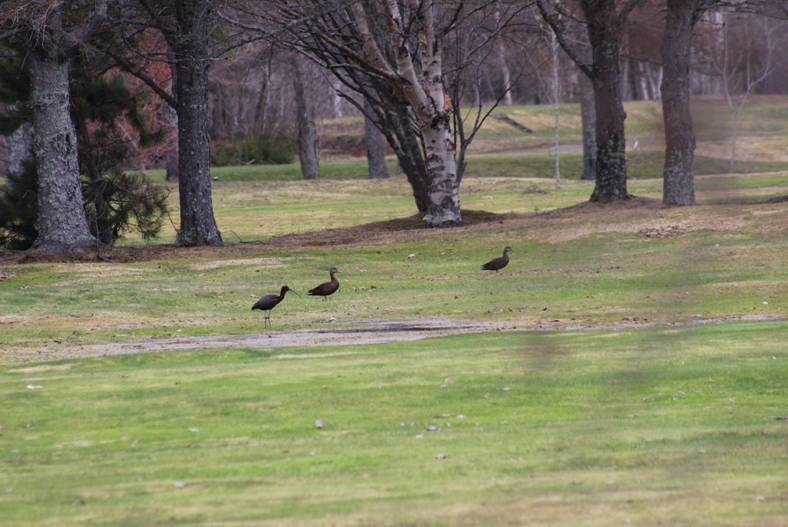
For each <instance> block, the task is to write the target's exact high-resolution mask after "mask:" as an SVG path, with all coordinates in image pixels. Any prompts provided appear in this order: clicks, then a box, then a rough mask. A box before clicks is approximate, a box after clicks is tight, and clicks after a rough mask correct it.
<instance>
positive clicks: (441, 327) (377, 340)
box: [2, 318, 514, 363]
mask: <svg viewBox="0 0 788 527" xmlns="http://www.w3.org/2000/svg"><path fill="white" fill-rule="evenodd" d="M358 325H359V327H357V328H353V329H340V328H337V329H320V330H300V331H290V332H286V333H285V332H276V331H271V332H269V333H248V334H240V335H239V334H236V335H210V336H200V337H177V338H167V339H146V340H135V341H132V342H119V343H104V344H88V345H82V346H69V345H65V344H60V345H53V346H48V347H47V348H45V349H41V348H39V349H27V350H21V349H20V350H13V351H10V353H4V354H3V357H2V361H3V362H6V363H27V362H40V361H55V360H64V359H81V358H86V357H105V356H111V355H129V354H135V353H155V352H163V351H184V350H201V349H216V348H225V349H226V348H288V347H299V348H300V347H315V346H348V345H358V344H383V343H386V342H401V341H413V340H420V339H424V338H428V337H443V336H448V335H459V334H462V333H480V332H485V331H503V330H511V329H514V328H513V327H512V325H511V324H505V323H493V322H478V321H462V320H452V319H449V318H431V319H400V320H364V321H360V322H359V324H358Z"/></svg>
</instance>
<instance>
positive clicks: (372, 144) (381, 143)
mask: <svg viewBox="0 0 788 527" xmlns="http://www.w3.org/2000/svg"><path fill="white" fill-rule="evenodd" d="M364 112H365V116H364V142H365V143H366V145H367V169H368V172H369V179H386V178H387V177H389V172H388V169H387V168H386V139H385V138H384V137H383V134H381V133H380V130H378V127H377V126H375V123H374V122H373V121H372V119H370V118H369V117H367V115H371V114H372V112H373V110H372V107H371V105H370V104H369V101H367V100H366V99H365V100H364Z"/></svg>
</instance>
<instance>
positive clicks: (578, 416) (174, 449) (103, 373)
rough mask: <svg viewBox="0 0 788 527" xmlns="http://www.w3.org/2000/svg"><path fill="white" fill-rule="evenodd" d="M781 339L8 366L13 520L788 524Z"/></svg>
mask: <svg viewBox="0 0 788 527" xmlns="http://www.w3.org/2000/svg"><path fill="white" fill-rule="evenodd" d="M786 341H788V323H786V322H785V321H779V322H761V323H742V322H737V323H726V324H715V325H706V326H698V327H685V328H672V329H633V330H627V331H615V332H609V331H593V332H568V333H567V332H563V333H560V332H530V333H495V334H484V335H468V336H459V337H451V338H442V339H430V340H425V341H420V342H416V343H408V344H388V345H378V346H351V347H339V348H337V347H332V348H314V349H310V350H306V349H295V350H287V349H283V350H278V351H261V350H259V349H244V350H237V351H225V352H216V351H212V352H181V353H172V354H145V355H136V356H128V357H123V358H113V359H96V360H83V361H77V362H73V361H70V362H64V363H59V364H55V365H51V367H50V368H49V369H47V368H46V367H39V368H35V367H34V368H32V369H24V368H22V369H19V368H10V369H4V370H3V371H2V372H0V394H2V398H3V401H4V410H3V414H2V416H3V417H2V425H3V429H2V432H1V433H2V435H1V436H0V445H1V446H0V468H2V471H3V474H5V476H4V478H3V483H2V488H0V491H1V493H0V511H2V514H1V515H0V523H2V524H3V525H9V526H11V525H14V526H21V525H37V526H46V525H52V526H55V525H56V526H66V525H129V526H131V525H140V526H150V525H200V524H204V525H269V524H270V525H331V524H333V525H545V524H550V525H577V524H582V525H622V524H627V523H632V524H634V525H731V526H740V525H759V526H769V525H773V526H780V525H785V523H784V522H785V518H786V515H788V501H786V491H788V487H787V485H788V481H786V473H788V457H787V456H786V439H787V436H788V433H786V424H785V421H778V420H776V419H775V417H776V416H784V415H785V413H786V398H787V397H788V388H786V383H785V379H786V377H788V352H787V351H786V347H785V342H786ZM26 386H33V387H40V388H36V389H28V388H27V387H26ZM316 419H321V420H322V421H323V422H324V428H323V429H322V430H318V429H316V428H315V427H314V424H313V423H314V421H315V420H316ZM432 426H435V427H437V428H438V429H437V430H436V431H428V429H427V428H428V427H430V428H431V427H432ZM441 454H443V455H445V456H446V458H445V459H437V458H436V456H437V457H442V456H441Z"/></svg>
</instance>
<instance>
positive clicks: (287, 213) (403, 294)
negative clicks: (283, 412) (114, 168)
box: [0, 173, 788, 349]
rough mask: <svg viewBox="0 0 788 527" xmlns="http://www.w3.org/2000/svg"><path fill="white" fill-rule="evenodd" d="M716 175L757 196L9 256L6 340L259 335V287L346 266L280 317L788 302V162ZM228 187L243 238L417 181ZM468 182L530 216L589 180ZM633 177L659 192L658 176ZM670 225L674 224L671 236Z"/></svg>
mask: <svg viewBox="0 0 788 527" xmlns="http://www.w3.org/2000/svg"><path fill="white" fill-rule="evenodd" d="M535 181H536V182H535ZM699 181H700V182H702V184H700V185H699V187H700V188H699V191H698V197H699V200H701V202H702V203H703V202H707V203H709V202H711V203H713V202H719V201H733V200H739V201H742V200H743V201H745V202H747V203H753V204H748V205H738V204H732V205H725V206H723V205H703V206H699V207H695V208H689V209H666V210H664V211H659V210H654V209H648V208H645V209H639V208H636V209H633V210H626V209H623V210H618V211H616V209H611V210H606V209H598V210H593V209H592V210H589V211H587V212H585V213H583V212H578V213H571V212H570V213H566V214H564V215H562V216H557V217H550V216H541V217H532V218H531V217H527V216H526V217H522V218H515V219H510V220H507V221H504V222H503V223H497V222H492V223H488V224H482V225H479V226H476V227H472V228H467V229H461V230H446V231H431V230H426V229H425V230H414V231H411V233H410V234H408V235H407V236H406V235H403V234H400V235H398V236H396V237H393V238H390V239H389V238H386V237H385V236H383V237H382V238H381V237H380V235H375V234H374V233H372V232H369V233H367V232H365V231H364V230H360V231H359V232H358V233H357V234H356V235H354V237H353V238H351V241H356V242H358V243H357V244H355V245H351V246H346V245H339V246H331V244H329V245H328V246H323V247H314V246H313V247H300V246H299V244H298V243H296V244H294V245H292V246H278V245H276V244H274V245H271V246H267V245H265V244H263V245H254V244H251V245H246V244H243V245H238V244H235V245H232V244H230V245H228V247H226V248H224V249H222V250H217V251H202V252H196V253H194V254H190V253H189V252H184V253H181V254H177V253H176V254H173V255H171V257H169V258H168V259H166V260H153V261H147V262H136V263H135V262H132V263H128V264H106V263H63V264H31V265H21V266H9V267H8V268H7V269H5V270H6V271H10V272H13V273H15V274H16V278H15V279H14V280H11V281H7V282H0V313H2V314H3V317H4V318H3V319H0V321H5V320H7V321H8V322H7V323H4V324H3V326H2V330H3V338H4V341H5V342H6V343H7V345H9V346H14V348H20V349H25V348H30V347H33V348H36V349H41V348H45V347H46V346H47V345H49V344H51V343H53V341H59V342H60V344H58V342H55V344H56V345H82V344H88V343H92V342H102V341H112V340H116V341H117V340H130V339H135V338H141V337H148V336H156V337H167V336H177V335H208V334H217V333H219V334H221V333H247V332H254V331H258V330H259V317H257V316H254V315H253V314H250V312H249V310H248V308H249V306H250V305H251V304H252V303H253V301H254V299H255V298H257V297H258V296H259V295H260V294H262V293H263V292H272V291H274V290H277V289H278V288H279V286H281V285H282V284H284V283H287V284H289V285H290V286H292V287H294V288H296V289H297V290H301V291H304V290H306V289H308V288H309V287H312V286H314V285H315V284H317V283H319V282H320V281H322V280H324V279H325V275H326V269H327V268H328V267H330V266H331V265H336V266H338V267H339V268H340V269H341V270H342V271H343V273H342V276H341V279H342V282H343V293H346V294H340V295H338V296H337V298H336V299H335V301H334V302H331V303H330V304H329V303H315V302H314V300H313V299H311V298H304V297H301V298H299V297H292V298H288V300H287V302H286V303H285V304H284V305H283V306H282V307H281V308H277V311H276V312H275V313H274V319H275V321H276V323H277V328H278V329H281V330H290V329H299V328H303V327H329V326H330V325H329V324H328V322H327V320H328V319H329V317H331V316H336V317H337V322H336V324H339V325H345V326H352V325H354V324H355V322H354V321H356V320H358V319H364V318H375V317H391V318H397V317H408V316H411V317H413V316H415V317H421V316H444V315H448V316H452V317H456V318H468V319H477V318H482V319H489V320H498V319H506V320H510V321H512V323H515V324H520V325H521V326H523V327H533V326H535V325H536V324H537V323H538V321H539V320H540V319H542V318H546V319H559V320H561V321H562V323H563V324H565V325H573V324H592V325H598V324H611V323H616V322H620V321H621V320H622V318H624V317H630V318H631V317H633V316H637V317H640V318H645V319H648V320H649V321H652V322H659V323H664V322H670V321H672V320H689V319H690V318H692V317H693V316H694V315H699V316H701V317H704V318H714V317H720V316H728V315H751V314H754V315H780V314H783V313H785V312H786V311H788V303H786V299H788V266H786V265H785V263H786V255H785V250H784V249H785V232H784V225H783V226H782V227H780V221H781V220H780V219H781V218H783V217H784V206H783V208H781V205H780V204H777V205H774V206H771V207H764V206H762V205H758V204H757V203H754V202H756V201H758V200H761V201H762V200H763V199H764V198H765V197H769V196H773V195H780V194H783V195H784V194H786V192H788V174H786V173H781V174H769V175H761V176H746V177H742V178H728V177H723V178H707V179H701V180H699ZM227 185H228V187H226V188H225V190H220V189H217V193H218V196H219V199H218V200H217V205H218V206H217V218H218V222H219V225H220V227H221V228H222V230H223V232H224V236H225V239H226V240H227V241H228V242H233V241H235V240H236V236H239V237H240V238H241V239H246V240H259V239H261V238H265V237H267V236H270V235H272V234H285V233H294V232H296V233H298V232H306V231H320V230H321V229H323V228H325V227H334V228H344V227H353V226H358V225H360V224H363V223H366V222H370V221H379V220H389V219H391V218H398V217H403V216H407V215H409V214H412V213H413V212H414V211H413V210H412V202H411V199H410V198H409V197H408V195H407V189H406V188H404V185H403V184H402V183H401V182H400V183H399V184H398V183H397V182H387V183H383V184H379V183H374V182H363V184H361V183H353V182H321V183H318V184H311V183H301V182H299V183H286V184H285V183H278V184H276V186H274V185H273V184H266V183H259V184H254V185H252V184H248V183H247V184H242V183H228V184H227ZM465 186H466V189H467V192H466V195H465V199H464V201H463V206H464V207H465V208H466V209H469V210H473V209H475V210H491V211H494V212H516V213H533V211H534V210H549V209H552V208H555V207H557V206H568V205H571V204H574V203H577V202H579V201H582V200H583V199H584V198H585V196H586V195H587V193H588V191H589V189H590V187H589V185H588V184H586V183H580V182H568V183H567V184H566V185H565V186H564V187H563V188H561V189H558V190H556V189H553V188H552V186H551V185H550V184H545V183H539V182H538V180H527V179H518V178H508V179H499V178H496V179H482V178H477V179H469V180H467V181H466V182H465ZM222 188H224V187H222ZM632 190H633V191H634V192H635V193H636V194H638V195H641V196H655V197H656V196H659V185H657V184H654V183H653V182H650V181H644V182H642V183H639V184H637V185H633V188H632ZM263 200H267V203H265V204H263V203H261V202H263ZM655 229H656V231H655V234H656V236H652V232H651V231H652V230H655ZM660 229H674V230H672V231H671V230H668V231H666V232H667V234H666V235H662V234H660V232H661V231H660ZM314 238H315V239H316V240H319V239H321V235H315V236H314ZM504 245H512V246H513V248H514V260H513V263H512V264H511V265H510V267H509V268H508V269H507V272H506V273H505V274H502V275H500V276H488V275H484V274H482V273H480V272H478V266H479V264H481V263H482V262H484V261H486V260H487V259H489V258H490V257H491V256H493V255H496V254H498V252H499V251H500V249H501V247H503V246H504ZM410 254H413V255H415V256H414V257H412V258H408V255H410ZM512 280H515V282H514V284H513V283H512ZM480 299H481V300H480ZM764 301H768V302H769V303H768V304H763V302H764ZM53 306H56V307H55V308H53ZM545 308H547V311H543V310H544V309H545Z"/></svg>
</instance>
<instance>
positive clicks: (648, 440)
mask: <svg viewBox="0 0 788 527" xmlns="http://www.w3.org/2000/svg"><path fill="white" fill-rule="evenodd" d="M654 104H656V103H633V104H632V105H629V106H628V111H629V112H630V113H631V117H632V118H631V119H630V120H629V121H628V123H630V124H629V126H631V127H632V128H631V130H629V133H631V134H640V137H641V138H642V139H643V143H644V144H645V146H643V147H641V150H636V151H634V152H632V153H631V155H629V157H630V161H631V165H630V181H629V190H630V192H631V193H632V194H634V196H635V197H634V198H633V199H630V200H627V201H626V202H623V203H617V204H599V203H590V202H588V201H587V199H588V196H589V195H590V193H591V190H592V187H593V182H587V181H581V180H579V179H578V178H577V174H578V173H579V170H580V168H579V167H580V163H581V157H580V154H579V153H578V152H575V151H571V150H570V151H568V152H566V153H565V154H563V155H562V167H563V171H564V179H563V181H562V183H561V185H560V186H556V185H555V184H554V182H553V181H552V180H551V179H550V178H551V174H552V162H553V160H552V158H551V157H550V155H549V154H547V153H545V152H544V151H538V150H537V149H536V148H537V146H534V145H535V144H536V143H538V141H539V140H541V139H540V138H542V139H543V138H546V137H547V131H545V130H546V128H545V127H548V126H549V123H548V117H549V114H548V113H547V109H546V108H541V107H540V108H537V109H532V108H531V107H514V108H512V109H511V110H510V113H511V114H512V115H513V116H515V117H516V118H518V119H523V120H527V124H529V125H531V126H532V127H534V129H535V134H534V137H532V138H528V141H533V142H534V145H532V144H525V143H524V142H523V141H525V139H523V138H512V144H509V145H508V146H507V144H506V142H505V141H504V142H503V143H499V141H502V140H503V139H505V138H506V137H508V136H507V131H506V130H505V129H503V130H502V129H499V126H500V125H499V124H498V123H495V125H493V126H490V127H489V128H485V129H483V130H482V133H481V135H480V138H479V141H480V151H481V152H483V153H477V154H475V155H473V156H471V157H470V158H469V166H468V173H467V175H466V176H465V178H464V179H463V182H462V208H463V209H462V210H463V218H464V223H463V225H461V226H458V227H454V228H451V229H428V228H424V226H423V223H422V221H421V219H420V218H419V217H418V216H417V215H416V210H415V207H414V203H413V197H412V195H411V190H410V188H409V186H408V184H407V182H406V180H405V178H404V176H393V177H391V178H389V179H387V180H384V181H369V180H366V179H364V176H365V173H366V172H365V171H366V165H365V163H364V162H363V161H362V160H359V159H345V158H342V157H341V156H337V157H335V158H331V159H329V160H327V161H325V162H323V163H322V164H321V170H322V171H323V177H322V178H321V179H319V180H317V181H303V180H301V179H299V172H298V165H257V166H241V167H222V168H217V169H215V170H214V171H213V174H214V176H215V177H217V178H218V180H216V181H213V200H214V210H215V215H216V220H217V223H218V225H219V226H220V228H221V230H222V236H223V238H224V241H225V243H224V245H223V246H221V247H192V248H187V247H177V246H175V245H173V241H174V239H175V230H174V227H175V226H176V225H177V223H175V221H176V219H177V215H178V212H179V210H178V196H177V186H174V185H171V186H170V187H169V188H170V191H171V195H170V198H169V202H170V205H171V207H172V216H173V220H174V221H173V224H170V223H169V222H167V223H166V224H165V227H164V229H163V231H162V233H161V236H160V237H159V238H158V239H155V240H149V241H146V240H143V239H141V238H139V237H135V236H134V235H131V236H129V237H127V238H124V239H122V240H120V242H119V243H118V244H117V245H116V246H115V247H113V248H111V249H109V248H107V249H106V250H105V253H104V256H105V257H106V258H107V260H108V261H98V260H85V259H73V260H71V259H55V260H50V259H46V258H35V257H28V256H27V255H26V253H15V252H11V251H5V252H0V268H1V270H2V273H0V274H2V276H3V277H5V278H6V279H5V280H3V281H0V401H2V407H1V408H0V474H2V476H0V526H2V527H6V526H8V527H27V526H30V527H33V526H36V527H38V526H45V527H61V526H63V527H69V526H75V527H76V526H85V525H95V526H140V527H148V526H164V525H184V526H198V525H200V526H214V525H219V526H222V525H226V526H244V527H246V526H249V527H251V526H262V525H265V526H268V525H270V526H281V525H284V526H288V525H291V526H301V525H305V526H324V525H336V526H378V525H385V526H404V525H408V526H411V525H412V526H419V527H421V526H459V525H468V526H471V525H496V526H497V525H512V526H514V525H518V526H519V525H528V526H543V525H556V526H575V525H584V526H608V525H629V524H632V525H642V526H658V525H662V526H697V525H709V526H712V525H713V526H731V527H734V526H735V527H739V526H753V527H756V526H757V527H783V526H785V525H786V524H787V522H788V476H786V475H787V474H788V382H786V379H788V346H787V345H786V342H788V220H786V218H788V201H786V196H787V195H788V171H787V170H786V169H787V168H788V158H786V157H785V155H784V153H782V154H781V153H780V152H779V150H780V148H781V145H782V144H783V143H784V142H785V137H786V135H785V133H784V131H783V129H780V128H774V127H776V125H775V123H774V120H775V119H778V118H779V116H780V115H783V114H784V108H785V98H778V99H775V100H771V99H768V98H758V99H755V102H754V104H753V105H752V106H751V108H749V109H748V110H747V112H749V113H747V114H746V115H747V116H748V120H747V121H745V123H744V124H743V135H742V137H741V143H742V145H743V146H742V150H743V151H744V153H745V155H743V156H742V160H741V161H740V162H739V163H738V164H736V165H735V166H734V170H733V171H732V172H731V173H728V165H727V161H726V160H725V158H724V152H723V151H722V145H724V141H723V139H722V138H720V137H718V136H717V135H715V133H714V131H715V129H716V128H715V127H716V126H717V125H718V124H719V121H720V119H722V117H721V115H723V114H722V113H721V111H720V108H719V101H717V102H716V103H715V101H708V100H702V101H699V104H698V105H697V107H698V108H699V109H700V110H701V111H703V112H705V113H704V115H703V118H701V119H700V120H699V156H698V157H697V159H696V170H697V174H698V175H697V177H696V179H695V188H696V194H697V202H698V204H697V205H696V206H693V207H663V206H662V204H661V195H662V181H661V179H660V175H661V169H662V168H661V167H662V153H661V150H660V149H659V148H660V147H659V145H658V144H655V143H654V142H651V140H653V139H654V138H655V137H657V135H658V133H659V130H658V122H657V121H655V114H654V111H655V106H654ZM566 111H567V112H568V115H569V118H568V120H567V121H568V123H569V124H568V125H567V126H568V128H567V129H566V130H564V132H565V133H566V134H567V137H568V138H569V139H568V140H569V141H571V140H573V138H574V140H577V137H576V136H578V134H579V128H578V126H579V123H578V122H576V121H578V119H577V118H576V116H574V113H576V111H577V109H576V107H572V106H571V105H569V106H568V108H567V109H566ZM573 112H574V113H573ZM781 112H782V113H781ZM573 116H574V117H573ZM759 116H760V117H763V123H762V124H763V127H764V129H765V130H766V132H764V134H763V135H762V136H758V137H756V134H755V131H754V130H751V129H750V125H751V123H752V119H755V118H759ZM656 117H659V115H656ZM524 122H525V121H524ZM540 122H541V123H542V124H541V125H540V124H539V123H540ZM359 126H360V121H359V120H358V119H355V118H344V119H338V120H334V121H330V122H327V123H326V125H325V128H324V130H323V133H324V134H325V135H326V137H330V136H331V134H333V133H339V132H338V130H339V131H341V132H342V133H344V134H350V135H353V134H357V132H358V129H359ZM772 128H774V129H772ZM751 132H752V133H751ZM573 134H574V135H573ZM509 135H510V134H509ZM648 138H651V139H648ZM759 138H760V139H759ZM759 140H762V141H763V142H762V143H758V141H759ZM518 141H519V142H518ZM515 143H516V144H515ZM496 144H501V145H503V147H502V148H505V149H504V150H501V151H499V150H498V149H497V148H496V147H495V145H496ZM759 144H760V147H758V148H760V149H757V148H756V146H757V145H759ZM510 148H512V149H517V150H516V151H513V150H510ZM748 149H753V150H752V151H757V152H759V154H758V155H746V154H747V152H748V151H749V150H748ZM390 161H391V160H390ZM391 168H393V166H392V167H391ZM150 175H152V177H153V178H154V179H156V178H158V179H163V173H160V172H153V173H151V174H150ZM505 246H511V248H512V252H511V255H510V258H511V260H510V262H509V264H508V265H507V266H506V267H505V268H503V269H501V270H500V272H497V273H496V272H484V271H482V270H481V269H480V266H481V265H482V264H483V263H484V262H486V261H488V260H490V259H491V258H493V257H496V256H499V255H500V254H501V250H502V249H503V247H505ZM332 266H335V267H337V268H338V270H339V274H338V275H337V277H338V280H339V283H340V287H339V291H338V292H336V293H335V294H333V295H332V296H330V297H329V299H328V300H325V301H324V300H321V299H319V298H315V297H311V296H308V295H306V292H307V291H308V290H309V289H311V288H313V287H315V286H316V285H317V284H319V283H321V282H325V281H326V280H327V279H328V270H329V268H330V267H332ZM285 284H287V285H288V286H289V287H290V288H292V289H294V290H296V291H297V292H299V293H301V295H300V296H299V295H293V294H288V295H287V297H286V298H285V299H284V300H283V301H282V302H281V304H279V305H278V306H277V307H276V309H274V310H273V311H271V323H272V328H271V329H267V328H264V324H263V314H262V313H261V312H260V311H251V310H250V308H251V307H252V305H253V304H254V303H255V301H256V300H257V299H258V298H259V297H260V296H261V295H264V294H269V293H275V292H277V291H279V290H280V288H281V287H282V286H283V285H285Z"/></svg>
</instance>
